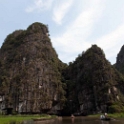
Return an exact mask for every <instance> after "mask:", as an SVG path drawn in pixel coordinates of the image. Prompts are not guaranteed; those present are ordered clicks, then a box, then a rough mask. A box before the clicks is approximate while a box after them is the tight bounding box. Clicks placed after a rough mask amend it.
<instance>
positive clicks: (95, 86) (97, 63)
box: [65, 45, 124, 114]
mask: <svg viewBox="0 0 124 124" xmlns="http://www.w3.org/2000/svg"><path fill="white" fill-rule="evenodd" d="M66 74H68V75H66V76H65V78H66V80H67V82H68V83H67V86H68V89H69V90H68V104H71V105H72V110H71V111H72V112H79V111H80V112H81V113H83V114H88V113H94V112H99V111H103V112H105V111H107V112H108V111H109V112H115V111H116V112H118V111H121V110H123V105H124V88H123V87H124V77H123V76H122V75H121V74H120V73H119V72H118V71H117V70H116V69H114V68H113V67H112V66H111V64H110V63H109V62H108V61H107V60H106V58H105V55H104V52H103V51H102V50H101V49H100V48H99V47H97V46H96V45H92V47H91V48H89V49H88V50H87V51H86V52H83V53H82V54H81V55H79V56H78V57H77V58H76V60H75V61H74V62H73V63H70V65H69V67H68V68H67V70H66ZM70 102H71V103H70Z"/></svg>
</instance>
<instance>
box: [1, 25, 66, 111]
mask: <svg viewBox="0 0 124 124" xmlns="http://www.w3.org/2000/svg"><path fill="white" fill-rule="evenodd" d="M64 66H65V64H63V63H62V62H61V61H60V60H59V59H58V55H57V54H56V52H55V50H54V48H53V47H52V44H51V41H50V38H49V32H48V27H47V26H46V25H44V24H41V23H34V24H32V25H30V26H29V27H28V28H27V30H18V31H15V32H13V33H12V34H10V35H8V36H7V38H6V39H5V41H4V43H3V45H2V47H1V50H0V89H1V91H0V94H1V96H2V97H4V98H3V103H2V104H3V105H4V108H3V110H8V111H11V110H13V111H14V112H18V113H39V112H48V111H49V112H51V111H52V112H57V111H59V110H61V109H62V106H63V103H64V101H65V97H64V94H65V91H64V89H63V86H64V84H63V82H62V75H61V71H62V69H63V68H64Z"/></svg>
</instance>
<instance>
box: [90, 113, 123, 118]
mask: <svg viewBox="0 0 124 124" xmlns="http://www.w3.org/2000/svg"><path fill="white" fill-rule="evenodd" d="M100 115H101V114H94V115H88V117H94V118H98V117H100ZM108 117H110V118H124V113H113V114H111V113H108Z"/></svg>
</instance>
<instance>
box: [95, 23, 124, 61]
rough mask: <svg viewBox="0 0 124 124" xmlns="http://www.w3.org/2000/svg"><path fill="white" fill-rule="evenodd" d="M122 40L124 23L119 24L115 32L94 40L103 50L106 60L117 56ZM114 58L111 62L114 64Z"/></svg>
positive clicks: (123, 37)
mask: <svg viewBox="0 0 124 124" xmlns="http://www.w3.org/2000/svg"><path fill="white" fill-rule="evenodd" d="M123 40H124V23H122V24H120V25H119V26H118V27H117V28H116V29H115V30H113V31H112V32H110V33H109V34H107V35H104V36H102V37H100V38H99V39H97V40H96V42H95V43H96V44H97V45H98V46H100V47H101V48H103V50H104V51H105V54H106V57H107V59H110V58H111V59H112V57H115V56H117V53H118V52H119V51H120V48H121V47H122V45H123V44H124V43H123ZM115 59H116V58H114V60H113V61H112V63H114V61H115Z"/></svg>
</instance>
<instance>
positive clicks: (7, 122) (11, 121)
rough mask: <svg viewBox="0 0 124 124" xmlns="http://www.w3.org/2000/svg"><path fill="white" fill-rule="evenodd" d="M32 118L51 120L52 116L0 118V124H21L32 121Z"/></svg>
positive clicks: (10, 116) (11, 116)
mask: <svg viewBox="0 0 124 124" xmlns="http://www.w3.org/2000/svg"><path fill="white" fill-rule="evenodd" d="M34 118H43V119H51V118H53V116H49V115H15V116H14V115H9V116H2V115H1V116H0V124H21V122H22V121H24V120H32V119H34Z"/></svg>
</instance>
